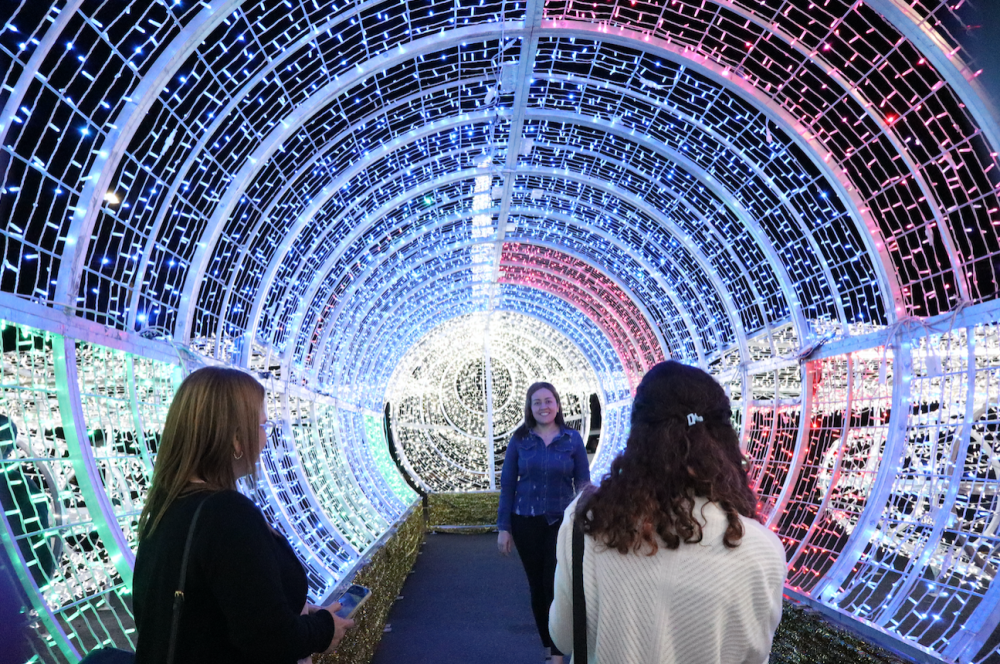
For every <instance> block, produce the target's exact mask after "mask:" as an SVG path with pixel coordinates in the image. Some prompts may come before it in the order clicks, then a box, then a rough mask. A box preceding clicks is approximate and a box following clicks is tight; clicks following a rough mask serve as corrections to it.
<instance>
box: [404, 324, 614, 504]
mask: <svg viewBox="0 0 1000 664" xmlns="http://www.w3.org/2000/svg"><path fill="white" fill-rule="evenodd" d="M486 315H487V314H486V313H485V312H484V313H482V314H479V315H472V316H466V317H463V318H456V319H452V320H451V321H449V322H448V323H446V324H445V325H443V326H440V327H438V328H435V330H433V331H432V332H431V333H430V334H428V335H427V336H425V337H424V338H423V339H422V340H421V341H419V342H418V343H417V344H415V345H414V346H413V347H412V348H411V349H410V350H409V352H408V353H407V354H406V355H405V356H404V357H403V358H402V359H401V360H400V362H399V363H398V364H397V365H396V366H397V368H396V370H395V372H394V373H393V376H392V378H391V379H390V381H389V384H388V387H387V391H386V395H387V396H386V400H387V402H388V403H389V404H390V406H391V407H392V427H393V437H394V440H395V441H396V445H397V449H398V451H399V454H400V456H401V457H402V458H404V459H406V465H407V469H408V470H409V471H410V472H411V473H413V474H414V475H415V477H414V479H415V480H417V481H419V482H420V483H421V484H423V485H424V486H425V487H426V488H427V489H429V490H434V491H454V490H467V489H483V488H488V487H489V485H490V482H489V478H488V476H487V475H486V471H487V467H488V463H487V461H488V456H489V455H490V454H496V455H497V457H498V458H497V460H496V464H495V467H496V468H497V472H499V467H500V465H502V452H503V450H504V449H505V448H506V441H507V439H508V438H509V437H510V435H511V434H512V433H513V431H514V429H515V428H516V427H517V426H518V425H519V423H520V422H521V421H522V419H523V416H524V410H523V408H524V402H523V396H522V395H523V394H524V393H525V392H526V390H527V388H528V385H529V384H531V383H533V382H535V381H537V380H548V381H550V382H553V384H555V385H557V389H559V390H560V395H561V397H562V402H563V413H564V417H565V418H566V420H567V424H568V425H569V426H572V427H575V428H577V429H578V430H579V429H580V428H581V427H583V429H584V431H583V433H587V432H589V428H590V427H589V416H588V415H587V409H586V406H585V404H587V403H589V397H590V395H591V394H596V390H597V380H596V376H595V375H594V374H593V373H592V370H590V371H588V369H589V365H588V363H587V361H586V360H585V358H584V357H583V356H582V355H581V354H580V351H579V350H578V349H577V348H576V347H575V346H574V345H573V344H572V342H570V341H569V339H567V338H566V337H564V336H562V335H561V334H559V333H558V332H556V331H555V330H554V329H553V328H550V327H548V326H545V325H543V324H541V323H540V322H539V321H533V320H529V319H524V318H522V317H520V316H518V315H516V314H511V313H497V314H496V315H495V316H494V317H493V319H492V321H491V324H490V328H489V334H490V340H489V344H490V362H491V364H492V367H493V369H492V380H493V388H492V392H493V402H492V406H491V412H492V417H493V421H494V427H493V432H494V433H493V435H494V439H493V440H492V441H489V440H486V439H485V438H484V436H485V435H486V422H485V420H486V417H487V416H488V411H487V404H486V398H487V395H486V385H485V380H486V377H485V367H484V358H483V355H482V346H481V342H480V330H481V329H482V326H483V324H484V318H485V316H486ZM463 339H464V340H465V341H464V343H462V342H461V341H460V340H463ZM581 418H583V419H582V421H581ZM490 448H493V449H492V450H491V449H490Z"/></svg>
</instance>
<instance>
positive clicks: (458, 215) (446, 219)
mask: <svg viewBox="0 0 1000 664" xmlns="http://www.w3.org/2000/svg"><path fill="white" fill-rule="evenodd" d="M468 214H469V213H468V212H465V213H453V214H451V215H449V216H447V217H444V218H441V219H439V220H437V221H436V222H434V224H432V225H428V226H427V227H426V228H423V229H421V230H420V231H418V232H417V233H416V234H415V238H414V239H416V238H419V237H422V236H423V235H426V234H429V233H432V232H434V231H435V230H437V229H438V228H439V227H441V226H443V225H447V224H450V223H453V222H455V221H458V220H460V219H462V218H463V217H466V216H468ZM548 216H552V217H558V218H561V219H564V220H566V221H572V218H570V217H567V216H564V215H562V214H560V213H549V215H548ZM595 234H597V235H601V236H604V237H607V236H606V235H605V234H604V233H601V232H595ZM397 241H398V240H397ZM609 241H610V242H612V243H613V244H616V246H619V248H621V249H623V250H625V249H626V248H625V247H622V246H621V245H620V243H618V242H617V241H616V240H615V239H613V238H612V239H609ZM479 243H481V242H477V244H479ZM535 244H538V243H537V242H535ZM558 250H559V251H563V252H564V253H567V254H568V255H573V256H574V257H576V258H578V259H579V260H586V258H584V257H583V256H581V255H580V254H577V253H576V252H573V251H569V250H563V249H558ZM338 259H339V257H331V258H330V259H328V261H327V263H325V264H324V265H323V266H322V268H321V269H320V271H322V272H324V273H325V272H328V271H329V269H332V267H331V261H334V260H338ZM384 260H385V258H384V257H383V260H382V261H380V262H379V263H375V264H372V265H370V266H369V267H368V268H366V270H365V271H364V272H363V273H362V274H368V273H370V272H371V271H373V270H374V269H375V268H376V267H377V266H378V264H380V263H381V262H384ZM640 264H642V262H640ZM647 271H649V272H650V274H654V272H653V271H650V270H648V268H647ZM609 279H610V280H611V281H612V282H614V283H615V284H616V285H618V286H619V287H620V288H622V289H623V290H624V291H625V292H628V293H631V292H632V288H631V287H629V286H626V285H624V284H623V283H622V282H621V281H620V280H619V279H618V278H617V277H614V276H609ZM660 285H661V286H662V284H660ZM320 287H321V286H316V287H314V288H313V289H312V291H311V294H310V295H308V296H306V297H305V298H303V299H302V300H301V301H300V307H299V311H301V309H302V306H303V305H302V304H301V302H310V303H311V302H312V300H313V299H314V298H315V294H316V292H317V291H318V290H319V288H320ZM664 290H665V292H667V293H668V294H669V293H671V292H672V291H671V290H670V289H669V288H666V287H664ZM632 299H633V302H635V303H636V304H637V306H638V308H639V309H640V311H642V312H643V313H644V314H646V315H647V316H649V313H648V311H647V310H646V308H645V305H644V304H641V303H640V301H639V300H638V299H637V298H636V296H635V295H632ZM675 306H677V304H676V302H675ZM681 309H682V308H681V307H679V306H678V311H680V310H681ZM337 310H339V308H338V309H337ZM297 313H298V312H297ZM648 320H651V317H650V318H649V319H648ZM300 321H301V318H300ZM653 327H654V329H656V326H653ZM296 335H297V336H296V338H299V337H300V336H301V332H297V333H296ZM657 336H659V334H657ZM660 343H661V344H662V345H663V348H664V349H665V348H666V345H665V341H663V339H662V337H661V338H660Z"/></svg>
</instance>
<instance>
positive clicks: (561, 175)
mask: <svg viewBox="0 0 1000 664" xmlns="http://www.w3.org/2000/svg"><path fill="white" fill-rule="evenodd" d="M546 171H547V172H546ZM539 172H541V173H542V174H544V175H551V176H554V177H556V178H557V179H565V178H567V176H568V175H569V174H567V173H565V172H558V171H556V170H554V169H545V171H543V170H542V169H537V168H534V169H530V170H529V169H523V170H519V171H518V173H519V174H522V175H531V174H538V173H539ZM455 179H457V178H448V179H438V180H435V181H432V182H431V183H425V184H424V185H422V186H421V187H419V188H417V189H414V190H411V192H415V193H412V194H411V192H408V195H416V194H417V193H419V192H423V191H425V190H432V189H433V188H434V187H435V186H437V185H439V184H441V183H442V181H444V182H452V181H454V180H455ZM570 179H578V180H581V181H586V180H585V179H587V180H590V183H591V184H593V183H594V182H596V181H594V180H592V179H589V178H587V176H582V175H575V174H574V176H573V177H572V178H570ZM595 188H596V189H599V190H604V191H607V192H609V193H611V194H613V195H614V196H616V197H619V198H621V199H622V200H626V201H628V202H629V203H630V204H631V205H633V206H635V207H636V208H637V209H641V210H643V211H645V212H646V213H647V214H648V215H649V216H650V217H651V218H652V219H657V220H658V221H660V224H661V226H663V227H664V228H665V229H667V230H668V231H669V230H671V229H672V228H673V226H674V225H673V224H672V223H670V222H668V221H667V220H665V219H664V218H662V216H661V215H660V214H659V213H658V212H655V211H653V210H652V209H651V208H649V206H648V205H647V204H646V203H645V201H640V199H637V198H634V197H632V198H629V197H628V196H627V193H628V192H627V191H624V190H618V189H617V188H615V189H609V188H608V187H607V186H604V185H598V186H596V187H595ZM395 200H399V199H398V198H397V199H394V201H395ZM390 206H392V203H390V204H387V205H386V206H383V207H390ZM527 211H528V212H532V213H533V212H534V210H533V209H532V208H528V209H527ZM547 215H548V216H554V213H547ZM381 216H384V215H381ZM699 216H700V215H699ZM592 232H594V233H595V234H602V233H601V232H599V231H592ZM674 232H675V233H678V232H680V229H677V230H675V231H674ZM358 235H360V233H358ZM678 239H679V241H680V242H681V244H682V245H684V246H685V247H688V245H689V244H690V243H689V242H687V241H686V234H683V233H681V234H680V235H678ZM610 241H611V242H612V243H613V244H616V245H618V246H620V244H619V243H618V242H617V241H616V240H613V239H612V240H610ZM341 253H342V252H341ZM696 255H697V256H700V253H696ZM338 257H339V256H338ZM697 260H699V259H697V258H696V261H697ZM329 261H330V259H328V261H327V263H325V264H324V266H323V267H322V268H321V269H320V271H321V272H325V271H326V270H328V269H329V268H328V267H327V266H328V265H330V262H329ZM641 262H643V263H644V262H645V261H641ZM699 262H701V263H703V264H705V263H708V260H707V258H701V259H700V261H699ZM739 264H740V265H742V262H739ZM647 269H648V268H647ZM650 273H651V274H654V275H655V274H656V271H650ZM706 273H707V274H709V275H711V274H712V273H713V272H712V271H711V270H708V271H706ZM709 281H710V282H711V281H713V280H712V279H711V278H710V280H709ZM660 285H661V287H663V288H664V290H665V292H672V291H671V289H670V288H669V287H666V286H664V285H663V284H660ZM716 288H717V289H719V288H720V287H719V285H716ZM719 292H720V293H728V291H727V289H725V288H721V289H720V290H719ZM258 297H259V298H260V297H262V296H260V295H259V296H258ZM307 301H308V302H311V297H310V298H303V299H302V300H300V305H299V310H301V309H302V308H303V305H302V302H307ZM722 301H723V302H725V301H726V300H725V297H723V298H722ZM727 309H728V311H727V313H728V314H729V315H730V317H731V318H733V319H734V321H733V328H734V330H736V331H737V337H739V333H740V330H742V321H741V319H740V318H739V316H738V314H736V313H735V312H736V308H735V306H732V305H730V306H727ZM685 310H686V309H685V308H683V307H680V308H679V311H681V312H683V311H685ZM682 316H683V313H682ZM689 327H691V325H690V324H689ZM693 338H697V337H696V335H693ZM704 356H705V355H704V353H702V358H704Z"/></svg>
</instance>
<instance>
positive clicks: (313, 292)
mask: <svg viewBox="0 0 1000 664" xmlns="http://www.w3.org/2000/svg"><path fill="white" fill-rule="evenodd" d="M459 179H464V176H462V175H456V176H449V177H448V178H439V179H438V180H435V181H433V182H432V183H427V184H424V185H422V186H421V187H418V188H416V189H414V190H410V192H407V196H408V197H411V196H416V195H419V194H420V193H422V192H424V191H429V190H433V189H434V188H435V187H437V186H439V185H440V184H441V183H442V182H445V183H450V182H454V181H456V180H459ZM397 200H399V198H397V199H394V200H393V202H392V203H390V204H388V205H386V206H383V208H390V211H391V209H395V208H396V207H398V206H396V205H394V203H395V201H397ZM469 214H472V211H471V210H469V211H467V212H466V213H461V214H452V215H449V216H448V217H445V218H443V219H439V220H437V221H435V222H434V223H433V224H431V225H428V226H427V227H425V228H423V229H421V230H420V231H418V233H417V237H421V236H423V235H425V234H428V233H431V232H433V231H434V230H436V229H437V228H438V227H440V226H442V225H446V224H449V223H453V222H454V221H458V220H460V219H461V218H463V217H465V216H468V215H469ZM382 216H385V215H384V214H381V215H379V217H377V218H375V219H376V220H377V219H378V218H381V217H382ZM549 216H555V213H549ZM559 216H561V215H559ZM411 218H412V217H411ZM568 219H569V218H567V220H568ZM365 230H367V229H365ZM594 232H595V234H599V235H603V233H602V232H598V231H594ZM353 235H354V236H355V237H360V236H361V235H362V232H358V233H355V234H353ZM609 241H610V242H612V243H613V244H616V245H618V246H619V247H620V248H622V249H623V250H625V249H626V248H624V247H621V246H620V243H618V242H617V240H615V239H611V240H609ZM345 243H346V241H345ZM481 243H482V242H476V243H475V244H481ZM565 253H572V252H565ZM626 253H628V252H627V251H626ZM342 255H343V250H340V251H338V252H337V253H336V254H332V255H331V256H330V257H328V258H327V260H326V262H325V263H324V264H323V265H322V266H321V267H320V268H319V269H318V270H317V272H319V273H323V274H326V273H327V272H328V271H329V270H330V269H332V266H333V264H334V263H335V262H336V261H337V260H339V259H340V258H341V256H342ZM577 257H578V258H581V260H585V259H582V257H580V256H577ZM384 260H385V258H384V257H381V261H380V262H384ZM637 262H640V264H644V263H645V261H637ZM705 262H707V260H706V261H705ZM374 267H375V264H373V265H371V266H369V268H368V269H366V271H365V273H368V272H370V271H371V270H372V269H374ZM644 267H646V269H647V271H648V272H649V273H650V274H651V275H655V271H653V270H650V269H649V268H648V266H645V265H644ZM709 273H710V272H709ZM610 278H611V279H612V281H614V282H615V283H617V284H618V285H619V286H620V287H622V288H623V289H624V290H625V291H626V292H631V288H629V287H626V286H624V285H622V284H621V283H620V281H619V280H618V279H617V278H615V277H610ZM654 278H655V277H654ZM659 285H660V286H661V287H662V288H663V289H664V291H665V292H667V293H672V290H671V289H670V288H669V287H667V286H665V285H664V284H659ZM321 286H322V282H320V283H319V284H318V285H315V286H314V287H313V288H312V289H311V291H310V292H309V294H308V295H306V296H305V297H303V298H301V299H300V300H299V306H298V309H297V310H296V312H295V314H293V316H295V315H298V314H300V313H301V311H302V310H303V309H304V308H307V307H306V306H305V305H303V303H311V302H312V300H313V299H314V298H315V295H316V293H317V292H318V290H319V289H320V288H321ZM722 292H725V290H723V291H722ZM262 297H263V295H262V294H259V295H258V299H260V298H262ZM633 301H636V300H635V298H634V296H633ZM675 306H677V305H676V303H675ZM677 308H678V311H679V312H681V311H683V310H684V308H683V307H680V306H677ZM640 310H642V311H644V312H646V309H645V305H640ZM646 313H647V314H648V312H646ZM682 316H683V314H682ZM298 320H299V321H300V324H301V320H302V317H301V316H299V319H298ZM689 327H692V326H691V325H689ZM734 327H735V326H734ZM654 328H655V326H654ZM692 329H693V328H692ZM253 334H256V331H255V330H254V331H253ZM300 337H301V331H300V330H299V328H297V330H296V332H295V333H293V335H292V338H300ZM660 343H661V344H665V342H664V341H663V340H662V338H661V339H660ZM663 349H664V350H666V347H665V345H664V347H663ZM290 361H291V359H290V356H289V358H287V362H290Z"/></svg>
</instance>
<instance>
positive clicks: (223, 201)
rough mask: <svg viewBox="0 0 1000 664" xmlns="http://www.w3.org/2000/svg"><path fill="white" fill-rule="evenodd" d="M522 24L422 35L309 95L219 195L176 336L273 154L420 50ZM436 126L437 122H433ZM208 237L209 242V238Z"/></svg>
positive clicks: (184, 336)
mask: <svg viewBox="0 0 1000 664" xmlns="http://www.w3.org/2000/svg"><path fill="white" fill-rule="evenodd" d="M521 25H522V24H521V22H520V21H517V22H512V23H509V28H508V27H507V26H508V23H498V24H494V23H487V24H476V25H474V26H470V27H462V28H453V29H452V30H450V31H448V32H445V33H444V34H435V35H433V36H429V37H421V38H419V39H417V40H416V41H413V42H410V48H408V49H406V50H403V49H402V48H401V47H400V48H399V49H392V50H391V51H386V52H383V53H380V54H378V55H376V56H373V57H372V58H370V59H369V60H367V61H365V62H364V63H360V64H356V65H355V67H354V68H353V69H352V70H351V72H350V74H345V75H344V76H343V77H342V78H339V79H336V80H334V81H333V82H331V83H328V84H327V85H325V86H323V88H321V89H320V90H319V91H317V92H316V93H315V94H313V95H312V96H311V97H309V99H308V101H307V102H306V103H303V104H301V105H300V106H298V107H296V108H295V109H294V110H293V111H292V112H291V113H289V114H288V115H287V116H285V119H284V120H282V121H281V122H279V123H277V125H276V126H275V128H274V129H273V130H272V131H271V132H270V133H269V134H268V135H267V136H265V137H264V138H262V139H261V140H260V142H259V143H258V146H257V148H256V149H255V150H254V151H253V154H251V155H249V156H248V157H247V160H246V162H245V164H244V166H243V167H242V168H241V169H240V170H239V172H238V173H236V174H234V175H233V177H232V178H231V179H230V181H229V184H228V186H227V188H226V192H225V194H224V195H223V196H222V197H220V199H219V203H218V204H217V205H216V207H215V209H214V211H213V213H212V215H211V218H209V219H208V223H207V226H206V229H205V235H203V236H202V238H203V239H202V240H201V241H200V242H199V243H198V248H197V250H196V251H195V255H194V257H193V258H192V260H191V268H190V269H189V270H188V273H187V276H186V277H185V283H184V287H183V288H182V290H181V292H182V296H181V304H180V306H179V307H178V321H179V324H178V328H177V329H176V330H175V337H178V336H179V337H180V340H181V341H183V342H187V341H188V340H189V339H190V336H191V325H192V322H193V319H194V317H193V314H192V309H193V304H194V302H193V301H194V299H195V297H196V290H197V289H198V288H199V287H200V285H201V282H202V280H203V277H204V274H205V272H206V270H207V267H208V261H209V259H210V258H211V253H210V251H209V250H208V248H209V247H212V248H213V249H214V247H215V245H216V243H217V242H218V238H219V236H220V235H221V233H222V227H223V225H224V224H225V222H226V221H227V220H228V218H229V215H230V214H231V213H232V210H233V209H234V208H235V206H236V203H237V201H238V200H239V198H240V197H241V196H243V193H244V191H245V190H246V188H247V186H248V185H249V184H250V182H252V181H253V179H254V177H255V176H256V175H257V174H258V173H259V172H260V171H261V170H262V169H263V166H264V164H265V163H266V162H267V161H268V160H269V159H270V158H271V156H272V155H273V154H274V153H275V152H276V151H278V150H279V148H280V147H281V145H282V144H283V143H284V141H285V140H286V139H287V138H288V137H290V136H293V135H295V133H296V132H297V131H298V130H299V129H301V128H302V127H303V126H304V125H305V124H306V122H308V120H310V119H311V118H312V116H313V115H314V114H315V113H317V112H319V110H321V109H322V108H323V107H325V106H326V105H327V104H329V103H330V101H331V100H333V99H335V98H336V97H337V96H338V95H339V94H340V93H341V92H342V91H343V90H345V89H347V88H350V87H351V86H352V85H354V84H355V83H357V82H358V81H361V80H364V79H365V78H367V77H369V76H372V75H374V74H375V73H377V72H378V71H381V70H383V69H387V68H389V67H392V66H393V65H395V64H398V63H399V62H405V61H408V60H410V59H412V58H413V54H414V53H416V54H419V53H421V52H424V51H427V52H434V51H438V50H441V49H442V48H449V47H451V46H454V45H456V44H460V43H461V42H462V41H469V40H473V41H475V40H477V39H483V38H487V39H488V38H491V37H492V36H494V35H495V34H497V33H499V32H500V28H501V26H502V27H503V30H504V31H505V32H506V33H509V34H510V35H511V36H519V35H520V34H521V33H522V32H523V28H522V27H521ZM430 124H431V125H433V124H434V123H433V122H432V123H430ZM206 236H208V237H207V239H206Z"/></svg>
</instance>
